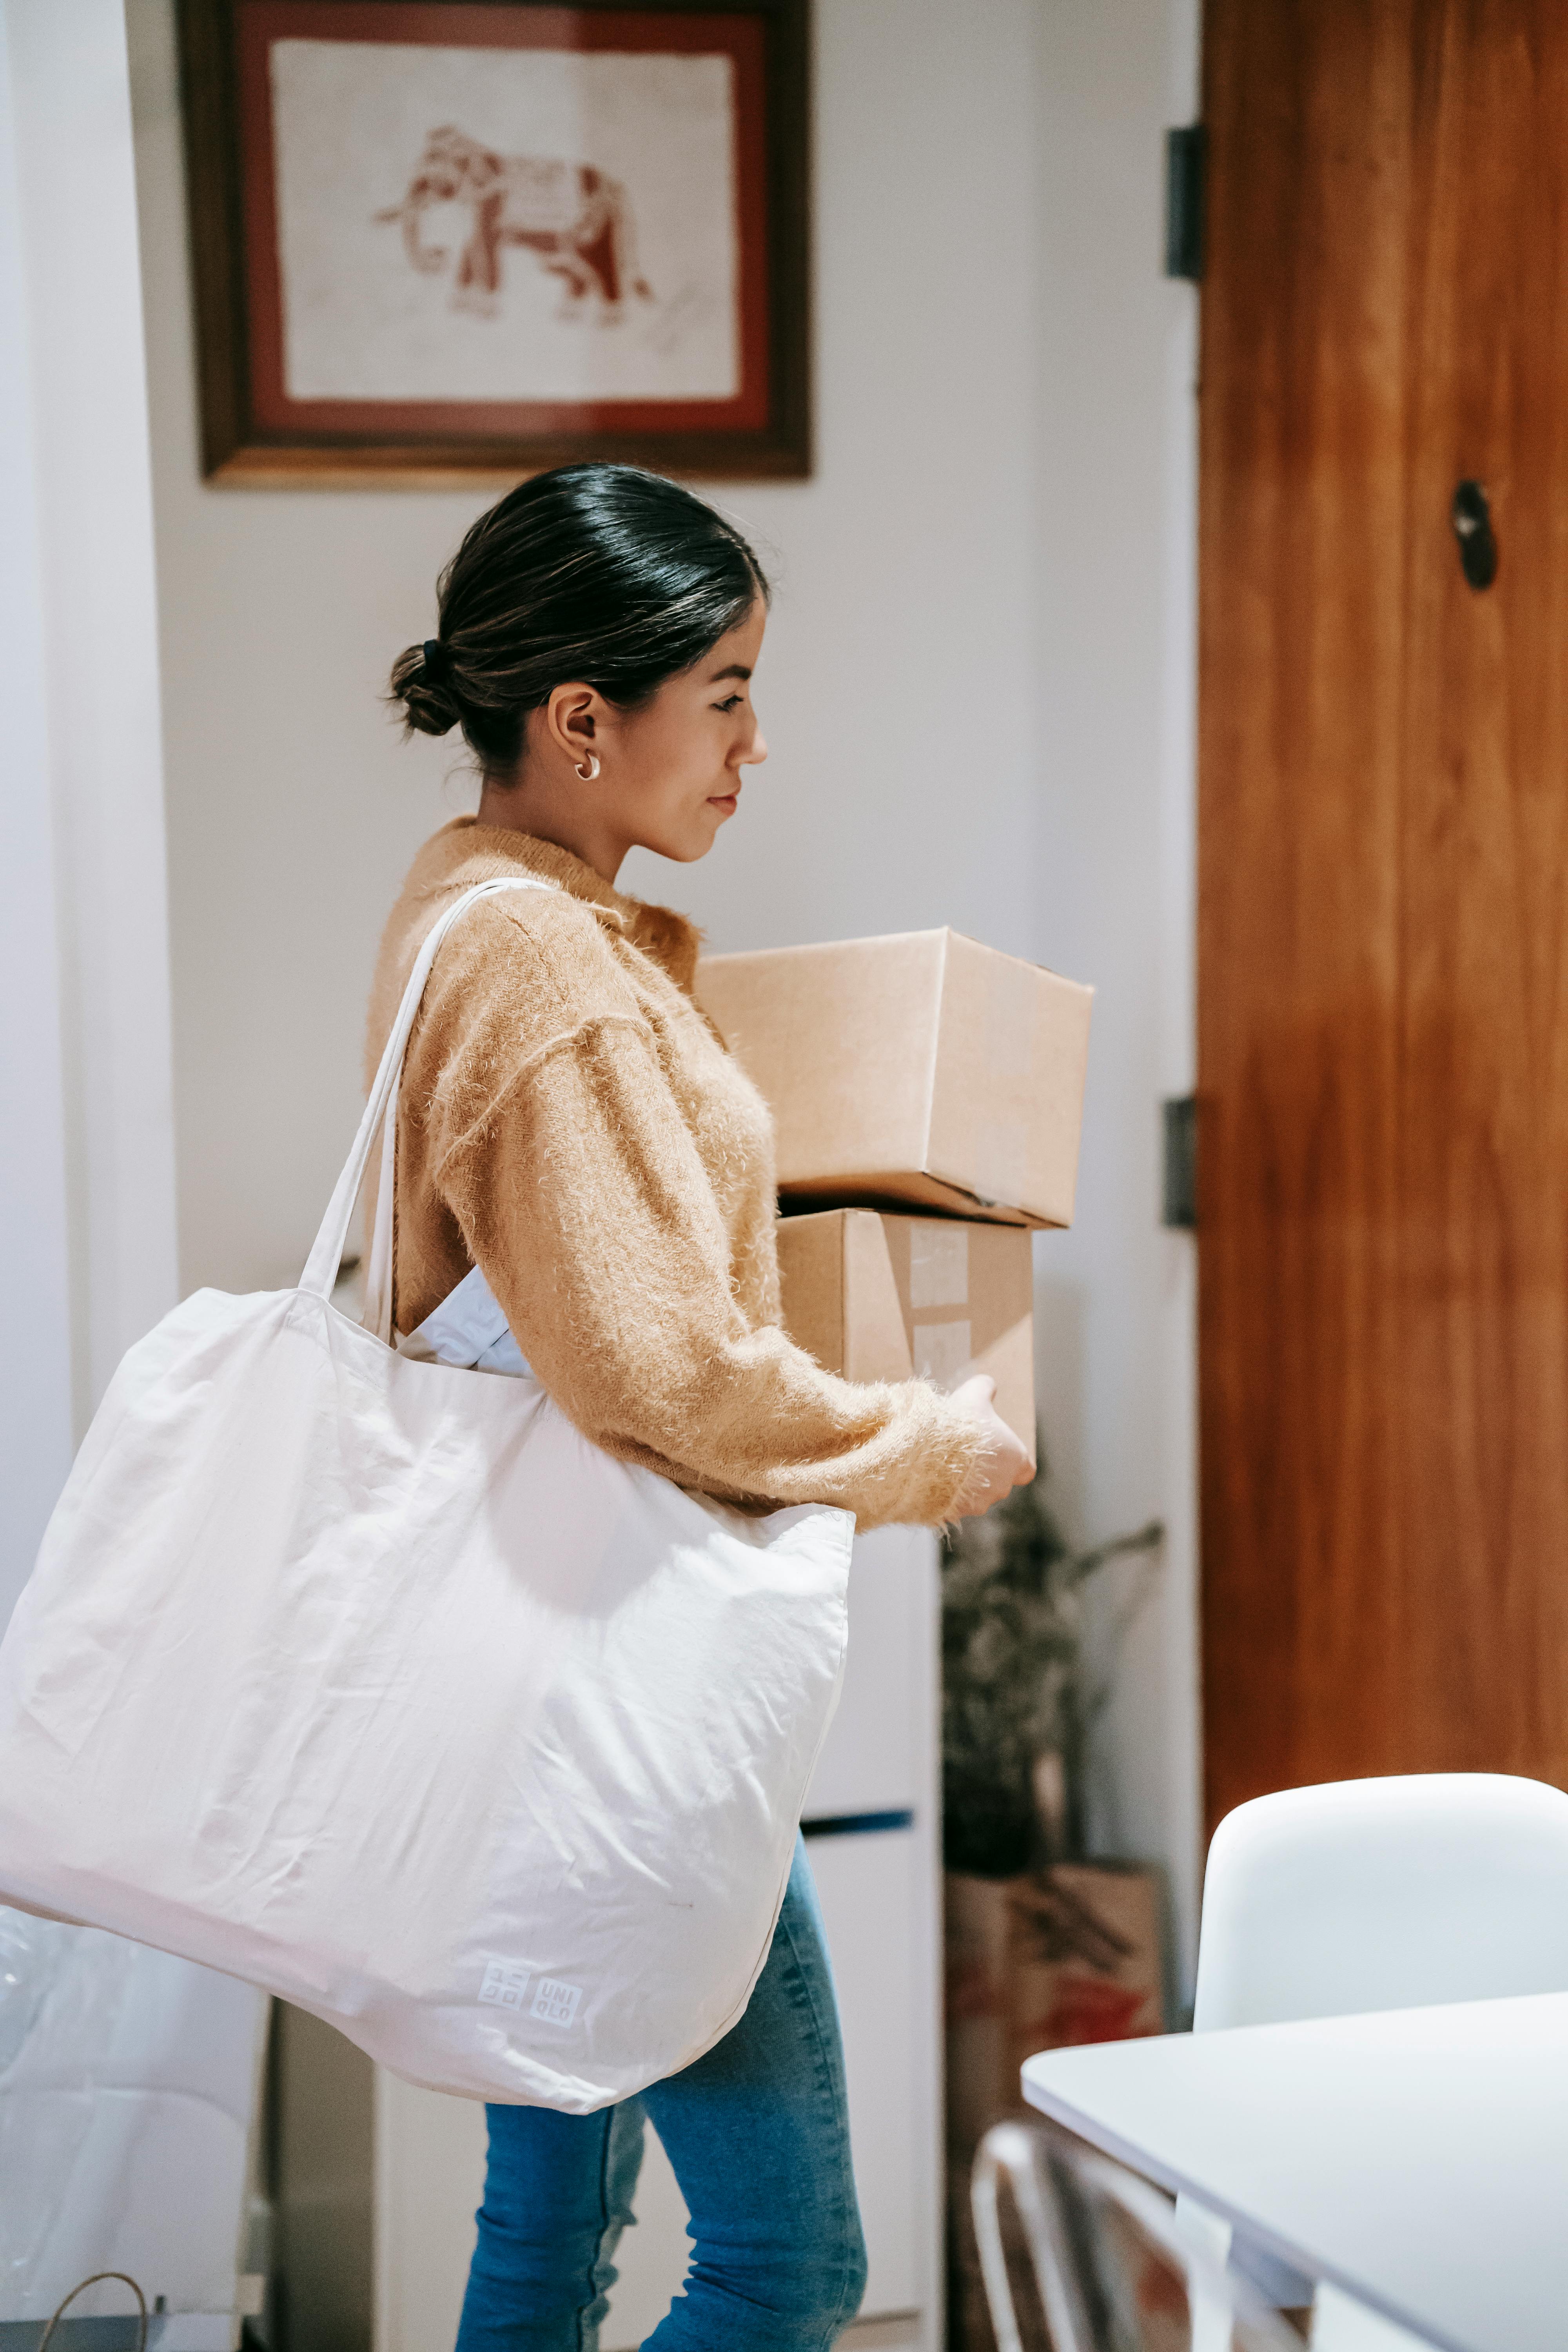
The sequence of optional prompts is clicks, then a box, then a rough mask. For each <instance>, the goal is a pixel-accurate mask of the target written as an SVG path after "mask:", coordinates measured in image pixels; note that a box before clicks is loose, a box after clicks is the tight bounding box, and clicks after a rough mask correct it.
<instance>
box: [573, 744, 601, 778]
mask: <svg viewBox="0 0 1568 2352" xmlns="http://www.w3.org/2000/svg"><path fill="white" fill-rule="evenodd" d="M598 772H599V757H598V753H597V752H596V751H590V752H589V754H588V756H587V758H586V759H585V760H579V761H578V762H577V773H578V774H579V775H580V776H581V777H582V779H583V782H584V783H585V784H591V783H592V782H594V780H595V777H596V776H597V774H598Z"/></svg>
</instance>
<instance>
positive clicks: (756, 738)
mask: <svg viewBox="0 0 1568 2352" xmlns="http://www.w3.org/2000/svg"><path fill="white" fill-rule="evenodd" d="M767 756H768V739H767V737H766V736H765V735H764V734H763V730H762V729H761V728H760V727H759V728H758V729H757V730H756V731H755V733H754V734H753V735H752V741H751V748H750V749H749V750H748V751H742V754H741V761H742V766H744V767H748V768H760V767H761V766H762V764H763V761H764V760H765V759H766V758H767Z"/></svg>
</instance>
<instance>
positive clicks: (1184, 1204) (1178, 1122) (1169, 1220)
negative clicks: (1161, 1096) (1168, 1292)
mask: <svg viewBox="0 0 1568 2352" xmlns="http://www.w3.org/2000/svg"><path fill="white" fill-rule="evenodd" d="M1160 1109H1161V1114H1162V1117H1163V1124H1164V1152H1163V1160H1162V1167H1161V1181H1160V1191H1161V1209H1160V1222H1161V1223H1162V1224H1163V1225H1173V1226H1175V1227H1176V1228H1177V1230H1178V1231H1180V1232H1184V1233H1193V1232H1195V1231H1196V1228H1197V1222H1198V1101H1197V1097H1196V1096H1195V1095H1172V1096H1169V1097H1167V1098H1166V1100H1165V1101H1164V1102H1163V1103H1162V1104H1161V1106H1160Z"/></svg>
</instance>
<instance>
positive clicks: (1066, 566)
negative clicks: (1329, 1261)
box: [1036, 0, 1201, 1987]
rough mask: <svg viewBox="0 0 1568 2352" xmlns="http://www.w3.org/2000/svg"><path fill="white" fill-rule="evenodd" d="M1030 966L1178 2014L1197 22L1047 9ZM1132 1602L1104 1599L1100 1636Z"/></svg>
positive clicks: (1075, 1427)
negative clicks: (1183, 255)
mask: <svg viewBox="0 0 1568 2352" xmlns="http://www.w3.org/2000/svg"><path fill="white" fill-rule="evenodd" d="M1040 17H1041V25H1042V31H1043V57H1042V73H1041V79H1040V85H1039V86H1040V89H1041V92H1042V105H1041V116H1040V125H1039V136H1040V151H1041V155H1042V159H1043V170H1042V215H1041V217H1042V234H1041V266H1042V295H1043V301H1044V310H1045V320H1046V325H1045V331H1044V335H1043V341H1042V348H1043V352H1044V366H1043V377H1042V387H1041V390H1042V397H1041V408H1040V418H1041V460H1040V485H1039V501H1038V505H1037V528H1038V532H1039V538H1040V545H1041V551H1042V593H1041V600H1040V608H1039V614H1038V621H1037V631H1038V634H1037V640H1036V642H1037V647H1038V674H1039V708H1040V712H1041V719H1040V728H1041V740H1042V745H1043V747H1044V757H1043V759H1042V762H1041V774H1042V782H1043V786H1044V792H1043V800H1042V806H1041V813H1040V824H1041V831H1042V845H1043V854H1042V857H1041V861H1040V866H1039V877H1040V896H1039V901H1038V916H1037V920H1038V927H1039V928H1038V934H1037V936H1038V939H1039V941H1040V945H1041V949H1042V950H1043V952H1044V953H1045V954H1046V956H1047V960H1048V961H1056V960H1058V959H1059V960H1060V961H1061V963H1062V964H1063V966H1064V967H1065V969H1066V970H1067V971H1070V972H1072V973H1073V974H1074V975H1075V977H1077V978H1080V979H1084V980H1090V981H1092V982H1094V983H1095V986H1096V989H1097V990H1098V995H1097V998H1096V1003H1095V1013H1094V1034H1093V1041H1092V1045H1091V1050H1090V1055H1089V1089H1088V1100H1087V1105H1086V1114H1085V1126H1084V1144H1083V1157H1082V1163H1081V1168H1080V1173H1079V1194H1078V1216H1077V1221H1076V1223H1075V1224H1074V1227H1073V1230H1072V1232H1071V1233H1070V1234H1062V1235H1060V1236H1058V1237H1052V1238H1050V1239H1048V1240H1047V1241H1045V1242H1043V1243H1042V1244H1040V1245H1039V1246H1038V1248H1037V1268H1038V1270H1039V1273H1040V1276H1041V1286H1040V1291H1039V1307H1040V1328H1041V1344H1042V1349H1043V1352H1044V1356H1045V1367H1044V1369H1045V1381H1044V1390H1045V1395H1046V1407H1045V1410H1046V1413H1047V1435H1048V1436H1049V1435H1050V1434H1051V1433H1052V1431H1053V1429H1054V1432H1055V1438H1054V1451H1055V1454H1056V1458H1057V1461H1058V1465H1059V1468H1060V1471H1061V1474H1062V1485H1063V1488H1064V1493H1065V1497H1066V1503H1067V1508H1068V1517H1069V1520H1070V1522H1071V1523H1072V1524H1074V1525H1075V1526H1076V1527H1078V1528H1080V1529H1081V1530H1082V1531H1083V1532H1085V1533H1086V1534H1089V1535H1093V1536H1103V1535H1107V1534H1110V1533H1111V1532H1112V1531H1113V1530H1116V1529H1120V1528H1133V1527H1136V1526H1138V1525H1140V1524H1141V1523H1142V1521H1143V1520H1145V1519H1147V1518H1149V1517H1152V1516H1156V1515H1157V1516H1158V1517H1162V1518H1163V1520H1164V1521H1165V1523H1166V1527H1167V1529H1168V1542H1167V1546H1166V1550H1165V1556H1164V1559H1163V1566H1162V1568H1161V1570H1160V1573H1159V1577H1158V1580H1157V1584H1156V1589H1155V1592H1154V1596H1153V1599H1152V1603H1151V1605H1150V1606H1148V1607H1147V1608H1146V1609H1145V1610H1144V1612H1143V1613H1142V1616H1141V1617H1140V1618H1139V1620H1138V1621H1137V1622H1136V1624H1135V1626H1134V1628H1133V1630H1132V1633H1131V1636H1130V1637H1129V1639H1128V1641H1127V1643H1126V1644H1125V1647H1124V1649H1123V1652H1122V1655H1121V1663H1120V1670H1119V1673H1118V1676H1117V1684H1116V1696H1115V1699H1114V1701H1113V1704H1112V1706H1111V1708H1110V1715H1109V1719H1108V1721H1107V1724H1106V1726H1105V1730H1104V1735H1103V1738H1102V1740H1101V1743H1100V1746H1101V1756H1102V1759H1103V1765H1104V1769H1103V1773H1102V1777H1101V1780H1100V1788H1099V1791H1098V1795H1099V1804H1098V1808H1097V1811H1098V1813H1099V1819H1098V1822H1097V1824H1096V1827H1097V1831H1098V1835H1099V1839H1100V1843H1101V1845H1102V1847H1103V1849H1104V1850H1106V1851H1110V1852H1120V1853H1130V1854H1163V1856H1164V1857H1165V1859H1166V1861H1167V1863H1168V1864H1169V1865H1170V1868H1171V1872H1172V1881H1173V1893H1174V1895H1175V1902H1176V1913H1177V1925H1178V1930H1179V1946H1180V1958H1181V1964H1182V1976H1183V1979H1184V1983H1185V1984H1186V1985H1187V1986H1189V1987H1190V1981H1191V1966H1192V1954H1193V1944H1194V1931H1195V1911H1196V1893H1197V1865H1198V1853H1199V1837H1200V1826H1201V1809H1200V1801H1199V1775H1198V1720H1197V1698H1198V1666H1197V1643H1196V1559H1197V1545H1196V1522H1195V1496H1194V1464H1195V1445H1196V1437H1195V1418H1196V1380H1195V1360H1194V1344H1195V1343H1194V1289H1195V1271H1196V1269H1195V1262H1194V1261H1195V1253H1194V1244H1193V1241H1192V1238H1191V1236H1190V1235H1187V1234H1172V1233H1165V1232H1163V1231H1162V1230H1161V1227H1160V1223H1159V1218H1160V1129H1159V1118H1158V1104H1159V1100H1160V1097H1162V1096H1164V1095H1175V1094H1185V1093H1187V1092H1189V1091H1190V1090H1191V1087H1192V1085H1193V1080H1194V1000H1193V971H1194V900H1193V866H1194V837H1195V835H1194V790H1193V750H1194V745H1193V719H1194V667H1195V663H1194V594H1195V521H1194V510H1195V478H1196V452H1195V402H1194V387H1195V383H1196V327H1197V298H1196V293H1195V290H1194V289H1193V288H1192V287H1190V286H1185V285H1181V284H1175V283H1172V282H1169V281H1167V280H1165V279H1164V278H1162V276H1161V274H1160V267H1161V258H1162V251H1163V131H1164V128H1165V126H1166V125H1167V124H1170V123H1179V122H1188V121H1193V120H1194V119H1195V117H1196V114H1197V107H1198V92H1197V50H1198V36H1197V7H1196V0H1115V5H1107V0H1043V5H1042V6H1041V10H1040ZM1127 1596H1128V1585H1127V1581H1126V1580H1125V1578H1123V1579H1122V1580H1121V1586H1120V1589H1119V1590H1117V1591H1114V1592H1112V1593H1109V1594H1107V1595H1106V1596H1104V1599H1105V1601H1106V1603H1107V1604H1108V1605H1107V1606H1106V1608H1105V1609H1104V1611H1103V1612H1102V1622H1103V1619H1104V1617H1106V1616H1113V1615H1114V1613H1115V1612H1116V1610H1117V1609H1118V1608H1119V1607H1120V1606H1121V1603H1122V1602H1123V1601H1124V1600H1125V1599H1126V1597H1127Z"/></svg>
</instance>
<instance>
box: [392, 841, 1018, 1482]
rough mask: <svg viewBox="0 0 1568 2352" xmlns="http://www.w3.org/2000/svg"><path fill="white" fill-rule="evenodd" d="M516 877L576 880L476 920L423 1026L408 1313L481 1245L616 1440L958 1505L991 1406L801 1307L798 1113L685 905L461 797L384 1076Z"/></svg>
mask: <svg viewBox="0 0 1568 2352" xmlns="http://www.w3.org/2000/svg"><path fill="white" fill-rule="evenodd" d="M516 873H525V874H533V875H539V876H541V877H543V878H544V879H545V880H547V881H550V882H553V883H555V884H557V885H558V886H559V887H558V888H557V889H554V890H552V891H542V890H527V891H522V890H520V891H516V892H510V893H507V894H506V895H504V896H502V897H500V898H489V899H482V900H480V901H479V904H478V905H477V906H476V907H474V908H471V909H470V911H469V912H468V914H466V915H465V916H464V917H463V919H462V920H461V921H460V922H459V923H458V926H457V928H456V929H455V930H454V931H452V932H451V933H450V935H449V936H448V938H447V940H446V941H445V942H444V943H443V945H442V948H441V950H440V953H439V954H438V955H437V959H436V965H435V969H434V971H432V973H431V976H430V981H429V984H428V986H427V987H426V992H425V999H424V1003H423V1005H422V1006H421V1009H420V1013H419V1016H418V1019H417V1021H416V1024H415V1028H414V1033H413V1035H412V1037H411V1038H410V1040H409V1046H408V1054H407V1058H406V1061H405V1066H404V1083H403V1111H402V1114H401V1117H400V1121H399V1134H398V1139H397V1179H396V1181H397V1191H396V1198H395V1204H394V1207H395V1224H394V1231H395V1250H394V1306H393V1312H394V1318H395V1323H396V1326H397V1328H398V1329H399V1330H400V1331H404V1332H407V1331H412V1330H413V1329H414V1328H415V1327H416V1325H417V1324H419V1323H420V1322H422V1321H423V1320H424V1318H425V1317H426V1315H428V1314H429V1313H430V1312H431V1310H432V1309H433V1308H434V1307H437V1306H438V1305H439V1304H440V1302H441V1300H442V1299H443V1298H444V1297H446V1296H447V1292H448V1291H449V1290H451V1289H452V1288H453V1287H454V1286H456V1284H458V1282H460V1281H461V1280H462V1278H463V1276H465V1275H466V1274H467V1273H468V1269H469V1267H470V1265H479V1266H481V1267H482V1268H483V1270H484V1274H485V1278H486V1280H487V1281H488V1282H489V1286H490V1288H491V1289H492V1291H493V1292H494V1293H495V1296H496V1298H497V1299H498V1301H499V1302H500V1306H501V1307H502V1309H503V1310H504V1312H505V1315H506V1318H507V1321H508V1323H509V1324H510V1327H511V1329H512V1332H513V1334H514V1335H515V1337H516V1339H517V1342H518V1345H519V1346H520V1347H521V1349H522V1352H523V1354H524V1355H525V1356H526V1357H527V1359H528V1360H529V1362H530V1364H531V1366H532V1368H533V1370H535V1371H536V1372H537V1373H538V1375H539V1377H540V1379H541V1380H542V1381H543V1383H544V1385H545V1387H546V1388H547V1389H548V1391H550V1394H551V1395H552V1397H553V1398H554V1400H555V1402H556V1403H557V1404H559V1405H560V1406H561V1408H562V1410H563V1412H566V1413H567V1414H568V1415H569V1416H570V1418H571V1419H572V1420H573V1421H574V1423H576V1425H577V1427H578V1428H579V1429H580V1430H581V1431H582V1432H583V1433H584V1436H586V1437H590V1438H592V1439H593V1441H594V1443H595V1444H597V1445H601V1446H603V1447H605V1450H606V1451H607V1452H608V1453H611V1454H618V1455H619V1456H620V1457H621V1458H622V1459H623V1460H625V1461H628V1462H637V1463H641V1464H644V1465H646V1466H647V1467H648V1468H650V1469H653V1470H657V1471H658V1472H660V1473H662V1474H663V1475H665V1476H666V1477H669V1478H673V1479H675V1480H676V1481H677V1482H678V1483H679V1485H680V1486H689V1487H692V1488H695V1489H697V1490H699V1491H700V1492H701V1493H704V1494H708V1495H713V1496H719V1497H721V1499H723V1500H726V1501H730V1502H734V1503H738V1504H741V1505H742V1507H750V1508H766V1507H772V1506H775V1505H779V1504H786V1503H835V1504H838V1505H840V1506H841V1507H843V1508H845V1509H847V1510H850V1511H853V1512H855V1513H856V1515H857V1517H858V1520H859V1523H860V1525H861V1527H862V1528H874V1527H881V1526H884V1525H887V1524H889V1523H894V1522H902V1523H906V1524H914V1525H923V1526H935V1525H937V1524H939V1523H940V1522H941V1521H942V1520H943V1519H946V1518H950V1517H952V1514H953V1511H954V1508H955V1506H956V1504H957V1501H958V1497H959V1496H960V1494H961V1493H962V1492H963V1488H964V1486H966V1484H967V1483H968V1482H969V1480H970V1478H971V1476H972V1475H973V1472H974V1470H975V1467H976V1465H977V1463H978V1460H979V1458H980V1454H981V1452H982V1447H983V1443H984V1441H983V1439H982V1435H981V1432H980V1429H979V1427H978V1425H977V1423H975V1422H973V1420H972V1419H971V1418H970V1417H969V1416H968V1415H967V1414H966V1413H963V1412H961V1411H960V1410H959V1408H958V1407H956V1406H955V1405H953V1404H952V1403H951V1402H949V1401H948V1400H947V1399H946V1398H945V1397H942V1395H940V1394H939V1393H938V1392H937V1391H935V1390H934V1389H931V1388H930V1387H928V1386H927V1385H926V1384H925V1383H923V1382H921V1381H908V1382H903V1383H900V1384H894V1385H883V1386H866V1385H861V1384H858V1383H856V1382H853V1381H844V1380H840V1379H838V1378H837V1376H836V1375H834V1374H832V1373H829V1372H826V1371H825V1370H823V1369H822V1368H821V1366H820V1365H818V1364H817V1363H816V1361H815V1360H813V1359H812V1358H811V1357H810V1356H808V1355H807V1354H806V1353H805V1351H804V1349H800V1348H797V1347H796V1346H795V1344H794V1342H793V1341H792V1340H790V1339H787V1338H786V1337H785V1335H784V1331H783V1329H782V1328H781V1324H780V1307H779V1277H778V1261H777V1255H776V1251H775V1248H774V1240H773V1215H774V1188H773V1122H772V1119H771V1118H770V1116H769V1113H768V1110H767V1108H766V1106H765V1104H764V1103H763V1099H762V1097H761V1096H760V1095H759V1094H758V1093H757V1091H756V1088H755V1087H753V1086H752V1084H751V1082H750V1080H749V1079H748V1078H747V1077H746V1076H745V1075H744V1073H743V1072H742V1069H741V1068H740V1066H739V1065H738V1064H737V1063H736V1062H735V1061H734V1059H733V1058H732V1057H731V1055H730V1054H729V1052H728V1050H727V1049H726V1047H725V1046H724V1045H723V1042H722V1040H721V1038H720V1037H719V1035H718V1033H717V1031H716V1030H715V1029H714V1028H713V1027H712V1025H711V1024H710V1022H709V1021H708V1019H707V1018H706V1016H705V1015H704V1014H703V1013H701V1012H700V1011H699V1009H698V1007H697V1005H696V1004H695V1003H694V1002H693V1000H692V996H691V982H692V977H693V974H694V973H695V971H696V968H697V951H698V946H699V935H698V933H697V932H696V930H695V929H693V927H692V926H691V925H690V924H689V922H687V921H686V919H685V918H684V917H682V916H680V915H676V914H671V913H670V912H669V911H668V909H666V908H662V907H649V906H644V905H641V904H639V902H638V901H637V900H636V899H633V898H623V897H622V896H621V895H620V894H619V893H618V892H617V891H616V890H614V889H612V888H611V887H610V886H609V885H608V884H607V883H605V882H604V881H602V880H601V879H600V877H598V876H597V875H596V874H595V873H594V872H593V871H592V870H591V869H590V868H589V867H588V866H584V865H583V864H582V862H581V861H580V860H579V859H577V858H575V857H574V856H571V855H570V853H569V852H567V851H566V850H563V849H559V848H557V847H556V846H555V845H553V844H552V843H549V842H542V841H536V840H534V839H532V838H531V836H529V835H525V834H520V833H513V832H507V831H503V830H501V829H500V828H498V827H494V826H483V825H479V824H476V823H475V822H474V820H473V819H472V818H466V817H465V818H459V819H458V821H457V822H456V823H455V824H448V825H446V826H444V827H443V829H442V830H441V831H440V832H439V833H438V834H437V835H436V836H435V837H434V839H433V840H431V841H428V842H426V845H425V847H424V848H423V849H422V850H421V851H420V853H419V855H418V856H417V857H416V859H415V861H414V865H413V867H412V869H411V871H410V873H409V876H408V879H407V881H406V882H405V885H404V889H403V895H402V897H401V898H399V899H398V901H397V904H396V906H395V908H393V911H392V915H391V918H390V919H389V921H388V923H387V926H386V930H385V933H384V937H383V940H382V944H381V953H380V957H379V959H378V961H377V965H376V973H375V984H374V992H373V995H372V999H371V1011H370V1022H369V1034H368V1040H367V1047H368V1054H367V1072H373V1071H374V1066H375V1064H376V1062H377V1061H378V1059H379V1058H380V1055H381V1051H382V1048H383V1046H384V1044H385V1041H386V1036H387V1033H388V1031H389V1030H390V1028H391V1026H392V1022H393V1018H394V1015H395V1012H396V1008H397V1003H398V999H399V997H400V996H401V994H402V992H403V988H404V985H405V982H406V980H407V976H408V972H409V971H410V968H411V967H412V964H413V961H414V959H415V956H416V954H417V952H418V949H419V944H420V941H421V940H423V938H424V936H425V934H426V931H427V929H429V927H430V925H431V924H432V923H433V922H434V920H435V919H436V917H437V915H438V914H439V913H440V911H441V909H442V908H443V907H445V906H446V905H447V904H448V903H449V901H450V899H451V898H453V897H454V896H455V895H456V893H457V892H458V891H459V890H463V889H466V888H468V887H469V885H470V884H472V883H475V882H482V881H486V880H488V879H489V878H490V877H492V876H495V875H502V874H516ZM372 1213H374V1204H373V1209H372Z"/></svg>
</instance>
